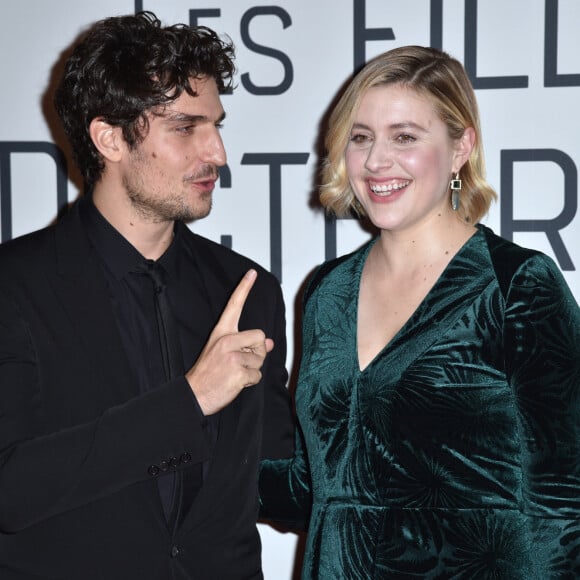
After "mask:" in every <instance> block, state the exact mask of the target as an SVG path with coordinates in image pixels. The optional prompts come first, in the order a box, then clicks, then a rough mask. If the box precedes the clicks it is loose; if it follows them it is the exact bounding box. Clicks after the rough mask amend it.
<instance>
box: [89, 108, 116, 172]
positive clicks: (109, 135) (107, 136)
mask: <svg viewBox="0 0 580 580" xmlns="http://www.w3.org/2000/svg"><path fill="white" fill-rule="evenodd" d="M89 134H90V136H91V139H92V140H93V143H94V144H95V147H96V148H97V150H98V151H99V153H100V154H101V155H102V156H103V158H104V159H105V160H106V161H110V162H111V163H117V162H118V161H119V160H120V159H121V157H122V155H123V151H124V149H125V140H124V139H123V133H122V130H121V128H120V127H114V126H113V125H109V123H107V122H106V121H105V120H104V119H103V118H102V117H96V118H95V119H93V120H92V121H91V123H90V125H89Z"/></svg>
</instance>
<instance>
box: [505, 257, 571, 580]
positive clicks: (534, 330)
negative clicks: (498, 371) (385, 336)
mask: <svg viewBox="0 0 580 580" xmlns="http://www.w3.org/2000/svg"><path fill="white" fill-rule="evenodd" d="M504 352H505V364H506V370H507V373H508V379H509V381H510V384H511V387H512V389H513V392H514V396H515V400H516V403H517V414H518V421H519V429H520V432H521V440H522V448H521V461H522V468H523V473H522V477H523V481H522V484H523V494H522V498H521V501H522V510H523V512H524V513H525V514H526V515H527V516H528V517H529V522H530V533H531V542H532V545H533V546H534V550H535V551H536V552H537V555H538V559H540V560H543V561H544V562H545V563H546V565H547V568H548V570H549V572H548V574H549V576H546V577H562V578H564V577H566V578H569V577H574V578H578V577H580V309H579V308H578V304H577V303H576V301H575V299H574V297H573V295H572V293H571V292H570V289H569V288H568V286H567V284H566V282H565V280H564V278H563V276H562V274H561V273H560V271H559V269H558V268H557V266H556V265H555V264H554V262H553V261H552V260H551V259H550V258H548V257H547V256H544V255H541V254H539V255H536V256H534V257H532V258H530V259H528V260H526V261H525V262H524V263H523V265H522V266H520V268H519V269H518V271H517V272H516V274H515V275H514V277H513V278H512V281H511V284H510V287H509V290H508V293H507V296H506V310H505V318H504Z"/></svg>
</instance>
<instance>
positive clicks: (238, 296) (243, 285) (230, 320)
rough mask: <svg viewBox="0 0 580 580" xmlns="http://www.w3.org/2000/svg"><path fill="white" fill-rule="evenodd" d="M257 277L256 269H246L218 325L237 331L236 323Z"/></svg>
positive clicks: (230, 330)
mask: <svg viewBox="0 0 580 580" xmlns="http://www.w3.org/2000/svg"><path fill="white" fill-rule="evenodd" d="M257 277H258V273H257V272H256V270H254V269H252V270H248V271H247V272H246V273H245V274H244V277H243V278H242V279H241V280H240V282H239V283H238V285H237V286H236V288H235V290H234V291H233V292H232V295H231V296H230V299H229V300H228V303H227V304H226V307H225V308H224V311H223V312H222V315H221V317H220V319H219V322H218V326H219V327H220V328H223V329H224V330H227V331H229V332H237V331H238V323H239V321H240V316H241V315H242V310H243V309H244V304H245V303H246V300H247V298H248V295H249V294H250V290H251V289H252V286H253V285H254V282H255V281H256V278H257Z"/></svg>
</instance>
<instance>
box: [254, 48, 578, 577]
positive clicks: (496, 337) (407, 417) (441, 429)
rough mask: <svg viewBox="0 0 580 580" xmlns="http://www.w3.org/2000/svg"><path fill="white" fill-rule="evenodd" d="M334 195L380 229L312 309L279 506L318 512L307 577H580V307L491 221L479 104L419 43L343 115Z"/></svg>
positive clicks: (384, 63)
mask: <svg viewBox="0 0 580 580" xmlns="http://www.w3.org/2000/svg"><path fill="white" fill-rule="evenodd" d="M326 144H327V149H328V158H327V163H326V166H325V171H324V175H323V179H324V185H323V188H322V194H321V199H322V202H323V204H324V205H325V206H326V208H327V209H328V210H330V211H332V212H334V213H335V214H337V215H344V214H345V213H347V212H349V211H350V210H354V211H356V212H358V213H359V214H361V215H364V216H367V217H368V218H369V219H370V220H371V222H372V223H373V224H374V225H375V226H376V227H377V228H378V229H379V231H380V235H379V236H378V237H377V238H376V239H374V240H372V241H371V242H369V243H368V244H366V245H365V246H364V247H363V248H361V249H360V250H358V251H356V252H354V253H353V254H351V255H349V256H346V257H343V258H339V259H338V260H335V261H333V262H330V263H327V264H325V265H324V266H322V267H321V268H320V269H319V270H318V272H317V273H316V274H315V276H314V277H313V279H312V280H311V281H310V284H309V289H308V292H307V295H306V297H305V306H304V323H303V334H304V336H303V357H302V364H301V369H300V378H299V382H298V387H297V391H296V408H297V413H298V418H299V421H300V428H301V429H300V431H299V433H298V437H297V443H296V445H297V449H296V454H295V457H294V459H293V460H280V461H267V462H265V463H264V464H263V467H262V473H261V480H260V484H261V501H262V514H263V515H264V516H265V517H269V518H271V519H278V520H284V519H286V520H298V519H300V517H303V518H305V517H308V515H307V514H308V513H310V523H309V533H308V541H307V548H306V550H307V551H306V554H305V564H304V570H303V577H304V578H321V579H327V578H328V579H330V578H332V579H334V578H360V579H367V578H397V579H399V578H466V579H467V578H469V579H472V578H478V579H480V578H506V579H508V578H509V579H510V580H512V579H526V580H529V579H541V580H545V579H547V578H556V577H558V578H573V577H580V555H579V554H580V520H579V513H580V467H579V459H580V413H579V411H580V409H579V400H580V310H579V308H578V305H577V304H576V302H575V300H574V298H573V296H572V295H571V293H570V290H569V289H568V287H567V285H566V283H565V281H564V279H563V278H562V276H561V274H560V272H559V270H558V268H557V267H556V266H555V264H554V263H553V262H552V260H551V259H550V258H548V257H546V256H545V255H543V254H541V253H539V252H536V251H532V250H527V249H524V248H520V247H519V246H516V245H515V244H512V243H510V242H507V241H505V240H502V239H501V238H499V237H497V236H496V235H494V234H493V233H492V231H491V230H490V229H488V228H487V227H485V226H482V225H479V224H478V221H479V220H480V219H481V218H482V217H483V216H484V214H485V213H486V212H487V210H488V208H489V205H490V203H491V201H492V200H493V198H494V197H495V193H494V192H493V190H492V189H491V188H490V186H489V185H488V184H487V183H486V182H485V179H484V162H483V151H482V149H483V148H482V143H481V132H480V125H479V116H478V110H477V103H476V100H475V95H474V92H473V89H472V87H471V84H470V82H469V80H468V78H467V75H466V73H465V71H464V69H463V67H462V66H461V65H460V63H459V62H457V61H456V60H455V59H453V58H451V57H449V56H448V55H447V54H445V53H442V52H440V51H437V50H435V49H430V48H422V47H412V46H411V47H403V48H398V49H395V50H392V51H390V52H387V53H385V54H383V55H381V56H379V57H377V58H376V59H374V60H373V61H372V62H370V63H369V64H368V65H367V66H366V67H365V68H364V69H363V70H362V71H361V72H360V73H359V74H358V75H357V76H356V78H355V79H354V80H353V82H352V83H351V84H350V86H349V87H348V89H347V90H346V92H345V93H344V95H343V96H342V98H341V100H340V101H339V102H338V104H337V106H336V108H335V110H334V111H333V113H332V116H331V118H330V124H329V131H328V135H327V141H326Z"/></svg>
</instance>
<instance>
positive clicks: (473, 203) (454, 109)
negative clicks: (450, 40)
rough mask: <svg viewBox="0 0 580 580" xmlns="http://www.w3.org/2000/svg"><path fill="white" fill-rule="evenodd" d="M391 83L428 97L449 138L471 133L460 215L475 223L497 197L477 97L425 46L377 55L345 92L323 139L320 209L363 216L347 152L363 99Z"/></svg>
mask: <svg viewBox="0 0 580 580" xmlns="http://www.w3.org/2000/svg"><path fill="white" fill-rule="evenodd" d="M389 84H400V85H403V86H405V87H407V88H410V89H413V90H415V91H416V92H417V93H418V94H420V95H422V96H424V97H426V98H427V99H428V100H429V101H430V102H431V103H432V104H433V107H434V108H435V111H436V112H437V114H438V115H439V117H440V119H441V120H442V121H443V122H444V123H445V124H446V125H447V129H448V134H449V137H450V139H452V140H457V139H459V138H461V136H462V135H463V132H464V130H465V129H466V128H467V127H472V128H473V129H474V131H475V143H474V146H473V150H472V151H471V155H470V156H469V159H468V160H467V161H466V162H465V164H464V165H463V167H462V168H461V171H460V176H459V177H460V179H461V181H462V189H461V195H460V207H459V210H458V214H459V216H460V217H461V218H463V219H464V220H465V221H468V222H471V223H476V222H478V221H479V220H480V219H481V218H482V217H483V216H484V215H485V214H486V213H487V211H488V210H489V207H490V205H491V202H492V201H493V200H494V199H495V198H496V197H497V195H496V193H495V191H494V190H493V189H492V187H491V186H490V185H489V184H488V183H487V181H486V180H485V162H484V158H483V146H482V142H481V128H480V123H479V111H478V106H477V100H476V98H475V93H474V91H473V87H472V85H471V82H470V81H469V78H468V76H467V74H466V72H465V69H464V68H463V66H462V65H461V63H460V62H459V61H457V60H456V59H454V58H453V57H451V56H449V55H448V54H447V53H445V52H442V51H440V50H437V49H434V48H427V47H423V46H403V47H400V48H395V49H393V50H390V51H388V52H385V53H383V54H381V55H379V56H377V57H376V58H374V59H373V60H371V61H369V62H368V63H367V64H366V65H365V66H364V68H362V69H361V71H360V72H359V73H358V74H357V75H356V76H355V77H354V79H353V80H352V81H351V82H350V84H349V85H348V87H347V88H346V91H345V92H344V93H343V95H342V96H341V98H340V100H339V101H338V103H337V105H336V107H335V108H334V110H333V111H332V113H331V115H330V118H329V123H328V131H327V134H326V139H325V145H326V150H327V156H326V159H325V161H324V165H323V168H322V185H321V193H320V201H321V203H322V205H323V206H324V207H325V208H326V210H327V211H328V212H330V213H333V214H335V215H336V216H338V217H343V216H346V215H349V214H350V213H351V212H352V211H354V212H355V213H357V214H359V215H364V212H363V209H362V207H361V206H360V204H359V203H358V201H357V199H356V198H355V196H354V193H353V191H352V188H351V186H350V182H349V178H348V175H347V172H346V164H345V151H346V148H347V145H348V143H349V139H350V134H351V130H352V125H353V121H354V117H355V115H356V113H357V110H358V108H359V106H360V102H361V99H362V97H363V95H364V94H365V93H366V91H368V89H370V88H372V87H377V86H382V85H389ZM451 177H453V176H450V179H451Z"/></svg>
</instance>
